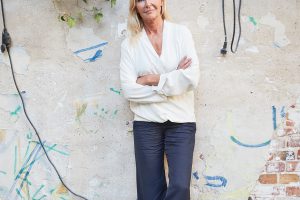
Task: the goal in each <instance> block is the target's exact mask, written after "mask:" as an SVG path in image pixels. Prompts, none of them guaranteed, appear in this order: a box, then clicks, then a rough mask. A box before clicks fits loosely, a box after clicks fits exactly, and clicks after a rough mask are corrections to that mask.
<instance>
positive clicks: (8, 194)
mask: <svg viewBox="0 0 300 200" xmlns="http://www.w3.org/2000/svg"><path fill="white" fill-rule="evenodd" d="M37 150H38V145H36V146H35V147H34V149H33V150H32V151H31V153H30V154H29V156H28V157H27V159H26V160H25V162H24V163H23V165H22V167H21V169H20V171H19V173H18V174H17V176H16V177H15V180H14V183H13V185H12V186H11V188H10V190H9V192H8V193H7V197H6V199H9V196H10V195H11V193H12V191H13V189H14V188H15V186H16V184H17V181H18V179H19V178H20V177H21V175H22V174H23V172H24V170H25V168H24V166H26V165H27V163H28V162H29V160H30V159H31V157H32V156H33V155H34V154H35V153H36V151H37ZM17 191H18V190H17Z"/></svg>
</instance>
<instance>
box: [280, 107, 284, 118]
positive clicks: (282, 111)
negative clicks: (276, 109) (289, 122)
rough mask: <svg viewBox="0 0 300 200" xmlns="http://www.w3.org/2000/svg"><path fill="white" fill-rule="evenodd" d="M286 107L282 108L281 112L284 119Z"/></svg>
mask: <svg viewBox="0 0 300 200" xmlns="http://www.w3.org/2000/svg"><path fill="white" fill-rule="evenodd" d="M284 110H285V107H284V106H282V108H281V111H280V116H281V118H284V117H285V111H284Z"/></svg>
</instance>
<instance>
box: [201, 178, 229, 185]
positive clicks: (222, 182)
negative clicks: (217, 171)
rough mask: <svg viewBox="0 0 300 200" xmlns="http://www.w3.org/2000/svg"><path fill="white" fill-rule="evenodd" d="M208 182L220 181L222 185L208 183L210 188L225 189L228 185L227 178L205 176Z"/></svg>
mask: <svg viewBox="0 0 300 200" xmlns="http://www.w3.org/2000/svg"><path fill="white" fill-rule="evenodd" d="M205 179H206V180H207V181H220V182H221V183H220V184H213V183H206V185H207V186H210V187H225V186H226V185H227V180H226V178H224V177H222V176H205Z"/></svg>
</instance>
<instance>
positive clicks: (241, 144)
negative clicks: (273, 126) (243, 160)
mask: <svg viewBox="0 0 300 200" xmlns="http://www.w3.org/2000/svg"><path fill="white" fill-rule="evenodd" d="M230 139H231V140H232V141H233V142H234V143H236V144H238V145H240V146H243V147H249V148H258V147H263V146H267V145H269V144H270V143H271V140H268V141H266V142H264V143H261V144H245V143H242V142H240V141H238V140H237V139H236V138H235V137H234V136H230Z"/></svg>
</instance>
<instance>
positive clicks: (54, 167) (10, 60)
mask: <svg viewBox="0 0 300 200" xmlns="http://www.w3.org/2000/svg"><path fill="white" fill-rule="evenodd" d="M3 7H4V6H3V1H2V0H1V10H2V20H3V27H4V32H7V29H6V24H5V16H4V9H3ZM7 34H8V32H7ZM8 37H9V34H8ZM2 42H3V40H2ZM10 42H11V40H10V37H9V43H7V44H4V45H5V48H6V50H7V53H8V57H9V62H10V67H11V72H12V77H13V80H14V84H15V86H16V89H17V91H18V94H19V96H20V99H21V101H22V106H23V111H24V114H25V116H26V118H27V120H28V122H29V123H30V125H31V126H32V128H33V129H34V132H35V134H36V136H37V138H38V140H39V144H40V145H41V147H42V149H43V151H44V153H45V155H46V157H47V159H48V161H49V163H50V164H51V166H52V167H53V169H54V170H55V172H56V174H57V176H58V178H59V180H60V182H61V183H62V185H63V186H64V187H65V188H66V189H67V190H68V191H69V192H70V193H72V194H73V195H74V196H76V197H79V198H81V199H84V200H88V199H87V198H85V197H83V196H81V195H79V194H76V193H75V192H73V191H72V190H71V189H70V188H69V187H68V186H67V185H66V184H65V182H64V181H63V179H62V177H61V175H60V173H59V172H58V170H57V168H56V166H55V165H54V163H53V162H52V160H51V159H50V157H49V155H48V153H47V151H46V149H45V147H44V144H43V142H42V140H41V137H40V135H39V133H38V131H37V129H36V128H35V126H34V125H33V123H32V122H31V120H30V118H29V117H28V114H27V111H26V107H25V103H24V100H23V97H22V94H21V92H20V90H19V87H18V84H17V82H16V78H15V74H14V69H13V63H12V59H11V55H10V45H11V44H10ZM2 45H3V44H2Z"/></svg>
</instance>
